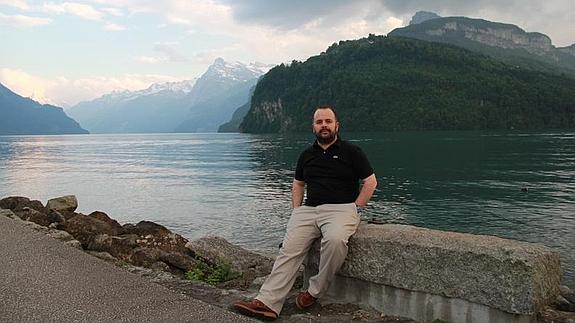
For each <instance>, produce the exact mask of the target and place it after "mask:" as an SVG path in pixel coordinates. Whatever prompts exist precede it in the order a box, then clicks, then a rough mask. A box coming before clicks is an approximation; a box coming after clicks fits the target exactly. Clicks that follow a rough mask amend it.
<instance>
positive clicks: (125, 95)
mask: <svg viewBox="0 0 575 323" xmlns="http://www.w3.org/2000/svg"><path fill="white" fill-rule="evenodd" d="M197 80H198V79H197V78H195V79H193V80H185V81H179V82H165V83H154V84H152V85H150V86H149V87H148V88H146V89H143V90H137V91H129V90H116V91H112V92H110V93H108V94H104V95H103V96H101V97H99V98H96V99H94V100H91V101H84V102H82V103H86V102H94V101H130V100H133V99H135V98H138V97H141V96H147V95H154V94H157V93H160V92H164V91H166V92H173V93H176V94H187V93H190V92H191V91H192V89H193V88H194V84H196V81H197ZM78 105H79V104H78Z"/></svg>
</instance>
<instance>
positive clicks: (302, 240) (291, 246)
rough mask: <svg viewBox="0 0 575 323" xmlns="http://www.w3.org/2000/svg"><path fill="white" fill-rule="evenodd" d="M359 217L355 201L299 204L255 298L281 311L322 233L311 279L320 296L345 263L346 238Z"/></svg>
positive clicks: (314, 292) (312, 289)
mask: <svg viewBox="0 0 575 323" xmlns="http://www.w3.org/2000/svg"><path fill="white" fill-rule="evenodd" d="M359 222H360V219H359V215H358V214H357V208H356V206H355V204H354V203H348V204H323V205H320V206H315V207H312V206H305V205H304V206H300V207H298V208H295V209H294V210H293V211H292V214H291V218H290V219H289V222H288V225H287V232H286V235H285V237H284V240H283V245H282V248H281V249H280V252H279V255H278V257H277V258H276V261H275V263H274V266H273V269H272V272H271V274H270V275H269V276H268V278H267V279H266V281H265V282H264V284H263V285H262V287H261V289H260V292H259V294H258V296H257V297H256V299H258V300H260V301H261V302H263V303H264V304H266V305H267V306H268V307H269V308H271V309H272V310H274V311H275V312H276V313H278V314H279V313H280V312H281V310H282V307H283V303H284V301H285V298H286V296H287V294H288V293H289V291H290V290H291V288H292V286H293V284H294V281H295V279H296V276H297V271H298V269H299V267H300V266H301V264H302V262H303V260H304V258H305V256H306V254H307V252H308V250H309V248H310V246H311V244H312V242H313V241H314V240H315V239H316V238H319V237H320V236H321V249H320V254H321V256H320V261H319V272H318V274H317V275H315V276H313V277H311V278H310V280H309V288H308V291H309V293H310V294H311V295H312V296H314V297H316V298H319V297H321V296H322V295H323V293H325V291H326V290H327V287H328V286H329V283H330V281H331V280H332V279H333V277H334V275H335V273H336V272H337V271H338V270H339V268H340V267H341V265H342V264H343V262H344V260H345V257H346V255H347V241H348V239H349V237H350V236H351V235H352V234H354V233H355V231H356V230H357V226H358V225H359Z"/></svg>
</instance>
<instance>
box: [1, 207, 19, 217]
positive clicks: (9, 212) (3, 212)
mask: <svg viewBox="0 0 575 323" xmlns="http://www.w3.org/2000/svg"><path fill="white" fill-rule="evenodd" d="M0 216H7V217H9V218H11V219H15V218H18V217H17V216H16V214H14V212H12V210H9V209H2V208H0Z"/></svg>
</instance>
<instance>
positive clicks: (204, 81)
mask: <svg viewBox="0 0 575 323" xmlns="http://www.w3.org/2000/svg"><path fill="white" fill-rule="evenodd" d="M269 68H270V66H267V65H263V64H250V65H244V64H242V63H239V62H235V63H228V62H226V61H224V60H223V59H221V58H218V59H216V61H215V62H214V64H212V65H211V66H210V67H209V68H208V70H207V71H206V72H205V73H204V74H203V75H202V76H201V77H200V78H199V79H198V81H197V83H196V85H195V86H194V89H193V90H192V92H191V93H190V95H189V98H190V100H189V102H190V103H191V107H190V109H189V113H188V115H187V118H186V120H185V121H183V122H182V123H181V124H180V125H179V126H178V127H177V128H176V132H213V131H216V130H217V129H218V126H220V125H221V124H223V123H225V122H226V121H228V120H230V118H231V117H232V114H233V113H234V111H235V109H236V108H237V107H239V106H241V105H244V104H245V103H246V102H248V100H249V97H250V89H251V88H252V87H253V86H254V85H255V84H256V83H257V80H258V77H259V76H261V75H263V74H264V73H265V72H267V70H269Z"/></svg>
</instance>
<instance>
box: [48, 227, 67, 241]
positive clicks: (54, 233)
mask: <svg viewBox="0 0 575 323" xmlns="http://www.w3.org/2000/svg"><path fill="white" fill-rule="evenodd" d="M46 234H47V235H49V236H50V237H52V238H54V239H56V240H60V241H64V242H66V241H70V240H74V237H73V236H72V235H71V234H69V233H68V232H66V231H63V230H56V229H50V230H48V232H46Z"/></svg>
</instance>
